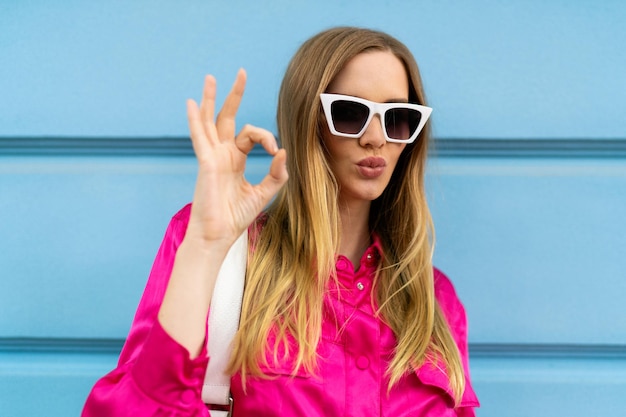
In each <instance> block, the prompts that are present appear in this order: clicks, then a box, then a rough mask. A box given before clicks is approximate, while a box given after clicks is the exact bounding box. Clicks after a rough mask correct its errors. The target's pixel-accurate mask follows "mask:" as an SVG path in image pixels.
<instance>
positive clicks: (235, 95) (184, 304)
mask: <svg viewBox="0 0 626 417" xmlns="http://www.w3.org/2000/svg"><path fill="white" fill-rule="evenodd" d="M245 84H246V73H245V72H244V71H243V70H240V71H239V73H238V74H237V79H236V80H235V84H234V85H233V88H232V90H231V91H230V93H229V94H228V96H227V97H226V100H225V102H224V106H223V107H222V110H221V111H220V113H219V115H218V116H217V119H214V111H215V78H213V77H211V76H207V77H206V81H205V84H204V93H203V95H202V102H201V103H200V107H199V108H198V105H197V104H196V103H195V102H194V101H193V100H189V101H188V102H187V114H188V117H189V128H190V130H191V141H192V143H193V149H194V152H195V153H196V157H197V159H198V179H197V180H196V189H195V193H194V197H193V204H192V207H191V216H190V218H189V224H188V226H187V232H186V234H185V238H184V239H183V241H182V242H181V244H180V246H179V247H178V250H177V251H176V258H175V261H174V265H173V268H172V273H171V275H170V280H169V282H168V284H167V288H166V290H165V295H164V297H163V303H162V304H161V307H160V308H159V313H158V319H159V321H160V323H161V325H162V326H163V328H164V329H165V331H166V332H167V333H168V334H169V335H170V336H171V337H173V338H174V339H175V340H177V341H178V343H180V344H181V345H182V346H184V347H185V348H186V349H187V350H188V351H189V353H190V355H191V357H196V356H197V355H198V354H199V353H200V352H201V351H202V346H203V344H204V340H205V330H206V325H207V312H208V310H209V305H210V302H211V297H212V295H213V289H214V287H215V280H216V279H217V275H218V272H219V268H220V266H221V264H222V262H223V261H224V257H225V256H226V253H227V252H228V249H229V248H230V247H231V245H232V244H233V242H234V241H235V240H236V239H237V237H239V236H240V235H241V233H242V232H243V231H244V230H245V229H246V228H247V227H248V226H249V225H250V223H252V221H253V220H254V219H255V218H256V216H257V215H258V214H259V213H260V212H261V210H263V208H264V207H265V206H266V205H267V203H268V202H269V201H270V199H271V198H272V197H273V196H274V195H275V194H276V193H277V192H278V190H279V189H280V187H282V186H283V184H285V182H286V181H287V177H288V176H287V168H286V165H285V163H286V158H287V155H286V153H285V151H284V150H278V146H277V145H276V139H275V138H274V136H273V135H272V134H271V133H270V132H268V131H267V130H264V129H260V128H258V127H253V126H245V127H244V128H243V129H241V132H239V134H238V135H237V136H235V115H236V114H237V109H238V108H239V103H240V102H241V97H242V95H243V90H244V87H245ZM255 143H260V144H261V145H263V147H264V148H265V150H266V151H267V152H269V153H270V154H271V155H273V156H274V157H273V159H272V163H271V165H270V170H269V173H268V174H267V175H266V176H265V178H263V180H262V181H261V182H260V183H259V184H257V185H252V184H250V183H249V182H247V181H246V180H245V178H244V176H243V174H244V170H245V167H246V159H247V157H248V152H250V150H251V149H252V147H253V146H254V144H255Z"/></svg>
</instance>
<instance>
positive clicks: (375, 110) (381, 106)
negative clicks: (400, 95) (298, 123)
mask: <svg viewBox="0 0 626 417" xmlns="http://www.w3.org/2000/svg"><path fill="white" fill-rule="evenodd" d="M320 99H321V101H322V108H323V109H324V115H325V116H326V121H327V123H328V128H329V129H330V133H332V134H333V135H335V136H342V137H346V138H360V137H361V136H363V133H365V131H366V130H367V128H368V126H369V125H370V123H371V121H372V119H373V118H374V115H375V114H377V115H378V116H379V117H380V120H381V125H382V128H383V129H382V130H383V134H384V135H385V140H386V141H387V142H395V143H413V142H414V141H415V139H416V138H417V136H418V135H419V134H420V132H421V131H422V129H423V128H424V126H425V125H426V122H427V121H428V119H429V118H430V114H431V113H432V111H433V109H432V108H430V107H427V106H422V105H420V104H413V103H377V102H375V101H369V100H365V99H364V98H361V97H355V96H347V95H344V94H331V93H322V94H320ZM338 100H344V101H352V102H354V103H360V104H363V105H364V106H366V107H367V108H368V109H369V115H368V116H367V120H366V121H365V124H364V125H363V128H362V129H361V131H360V132H358V133H343V132H339V131H337V129H335V123H334V121H333V116H332V112H331V106H332V104H333V103H334V102H335V101H338ZM397 108H404V109H411V110H417V111H419V112H420V113H421V114H422V118H421V119H420V122H419V124H418V125H417V129H415V132H413V134H412V135H411V137H409V138H408V139H394V138H390V137H389V135H388V134H387V129H386V128H385V126H384V120H385V113H386V112H387V111H388V110H390V109H397Z"/></svg>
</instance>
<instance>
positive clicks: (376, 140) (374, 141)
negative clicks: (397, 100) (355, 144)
mask: <svg viewBox="0 0 626 417" xmlns="http://www.w3.org/2000/svg"><path fill="white" fill-rule="evenodd" d="M386 141H387V140H386V139H385V134H384V132H383V125H382V123H381V121H380V116H379V115H378V114H376V115H374V117H372V120H371V121H370V124H369V125H368V126H367V129H365V132H363V135H362V136H361V137H360V138H359V143H360V144H361V146H364V147H365V146H372V147H374V148H380V147H381V146H383V145H384V144H385V142H386Z"/></svg>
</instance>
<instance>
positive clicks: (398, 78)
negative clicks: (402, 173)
mask: <svg viewBox="0 0 626 417" xmlns="http://www.w3.org/2000/svg"><path fill="white" fill-rule="evenodd" d="M326 92H327V93H333V94H345V95H349V96H356V97H360V98H364V99H366V100H370V101H375V102H378V103H385V102H408V98H409V97H408V94H409V82H408V78H407V74H406V71H405V69H404V65H403V64H402V62H401V61H400V60H399V59H398V58H397V57H396V56H395V55H393V54H392V53H391V52H388V51H371V52H365V53H361V54H359V55H357V56H355V57H354V58H352V59H351V60H350V61H348V63H347V64H346V66H345V67H344V68H343V69H342V70H341V72H339V74H338V75H337V76H336V77H335V79H334V80H333V82H332V83H331V84H330V85H329V87H328V89H327V91H326ZM382 129H383V127H382V125H381V120H380V117H379V116H378V115H375V116H374V118H373V119H372V121H371V122H370V124H369V126H368V127H367V129H366V130H365V132H364V133H363V135H362V136H361V137H360V138H346V137H342V136H335V135H333V134H331V133H330V130H329V129H328V127H327V126H326V128H325V129H324V133H323V141H324V144H325V146H326V148H327V150H328V163H329V165H330V168H331V169H332V171H333V173H334V174H335V177H336V179H337V181H338V183H339V198H340V201H341V202H342V203H343V204H347V205H348V206H353V205H354V204H360V203H368V204H369V203H370V202H371V201H372V200H374V199H376V198H378V197H379V196H380V195H381V194H382V193H383V191H384V190H385V188H386V187H387V184H389V180H390V178H391V174H392V173H393V170H394V169H395V167H396V164H397V162H398V158H399V157H400V154H401V153H402V151H403V150H404V148H405V146H406V144H404V143H394V142H387V141H386V140H385V136H384V133H383V131H382Z"/></svg>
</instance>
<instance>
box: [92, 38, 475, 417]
mask: <svg viewBox="0 0 626 417" xmlns="http://www.w3.org/2000/svg"><path fill="white" fill-rule="evenodd" d="M215 83H216V82H215V80H214V79H213V78H212V77H210V76H208V77H207V78H206V81H205V86H204V92H203V96H202V101H201V103H200V106H197V105H196V103H195V102H193V101H191V100H190V101H189V102H188V119H189V126H190V131H191V139H192V142H193V147H194V150H195V153H196V156H197V159H198V164H199V168H198V177H197V182H196V189H195V193H194V199H193V203H192V204H191V205H188V206H187V207H185V208H183V209H182V210H181V211H180V212H179V213H177V214H176V215H175V216H174V218H173V219H172V221H171V223H170V225H169V227H168V229H167V232H166V235H165V238H164V241H163V243H162V245H161V248H160V250H159V252H158V254H157V258H156V260H155V263H154V266H153V269H152V272H151V274H150V278H149V280H148V284H147V287H146V290H145V292H144V295H143V297H142V300H141V302H140V305H139V308H138V311H137V314H136V317H135V320H134V322H133V326H132V328H131V331H130V334H129V336H128V339H127V341H126V344H125V346H124V349H123V351H122V353H121V356H120V360H119V365H118V367H117V369H115V370H114V371H112V372H111V373H110V374H108V375H106V376H105V377H103V378H102V379H101V380H100V381H98V383H97V384H96V385H95V387H94V388H93V390H92V392H91V394H90V396H89V398H88V399H87V403H86V405H85V409H84V411H83V416H85V417H90V416H105V415H106V416H125V415H128V416H207V415H209V414H208V413H209V412H208V411H207V406H206V405H205V404H203V402H202V399H201V389H202V383H203V379H204V373H205V370H206V366H207V363H208V361H209V360H210V358H208V357H207V353H206V348H205V345H206V334H207V333H206V330H207V315H208V314H210V313H209V304H210V300H211V296H212V293H213V288H214V284H215V280H216V276H217V272H218V270H219V267H220V265H221V264H222V262H223V260H224V257H225V255H226V252H227V251H228V249H229V248H230V246H231V245H232V244H233V242H234V241H235V239H236V238H237V237H238V236H239V235H240V234H241V233H242V232H243V231H244V230H245V229H246V228H247V229H248V230H249V251H250V252H249V262H248V267H247V273H246V284H245V291H244V298H243V307H242V311H241V324H240V328H239V331H238V333H237V335H236V338H235V342H234V352H233V355H232V357H231V360H230V364H229V370H230V372H231V373H232V378H231V391H232V396H233V399H234V407H233V410H232V412H233V415H234V416H235V417H237V416H283V417H284V416H288V417H289V416H320V417H321V416H394V417H399V416H437V417H441V416H473V415H474V407H477V406H478V400H477V398H476V395H475V394H474V391H473V389H472V387H471V384H470V379H469V371H468V370H469V367H468V352H467V331H466V316H465V311H464V309H463V306H462V304H461V303H460V301H459V300H458V298H457V296H456V294H455V291H454V288H453V286H452V285H451V283H450V281H449V280H448V279H447V278H446V277H445V276H444V275H443V274H442V273H441V272H440V271H438V270H436V269H434V268H433V266H432V263H431V257H432V252H433V243H432V240H433V230H432V224H431V217H430V214H429V210H428V207H427V204H426V198H425V193H424V170H425V164H426V158H427V149H428V142H429V134H428V125H427V124H426V122H427V120H428V117H429V115H430V108H428V107H426V100H425V97H424V93H423V89H422V83H421V80H420V76H419V71H418V67H417V64H416V62H415V60H414V58H413V56H412V55H411V53H410V52H409V50H408V49H407V48H406V47H405V46H404V45H403V44H402V43H400V42H399V41H397V40H396V39H394V38H392V37H391V36H389V35H387V34H384V33H381V32H377V31H372V30H366V29H359V28H334V29H330V30H327V31H324V32H322V33H320V34H318V35H316V36H314V37H313V38H311V39H310V40H308V41H307V42H305V43H304V44H303V46H302V47H301V48H300V49H299V50H298V52H297V53H296V55H295V56H294V58H293V59H292V61H291V63H290V65H289V67H288V69H287V71H286V74H285V78H284V80H283V83H282V86H281V90H280V96H279V102H278V133H279V137H280V139H281V144H282V146H283V149H279V148H278V146H277V142H276V139H275V138H274V136H273V135H272V134H271V133H270V132H268V131H267V130H264V129H261V128H258V127H253V126H249V125H246V126H244V127H243V129H242V130H241V131H240V132H239V133H238V134H236V132H235V116H236V113H237V109H238V106H239V103H240V101H241V99H242V95H243V92H244V86H245V73H244V72H243V71H240V72H239V73H238V74H237V77H236V80H235V83H234V85H233V87H232V90H231V92H230V93H229V95H228V96H227V98H226V100H225V103H224V105H223V107H222V109H221V111H220V112H219V114H218V115H217V117H214V116H215ZM255 144H261V145H262V146H263V147H264V148H265V150H266V151H267V152H268V153H269V154H270V155H272V162H271V166H270V168H269V173H268V174H267V176H266V177H265V178H264V179H263V180H262V181H261V182H260V183H259V184H257V185H252V184H250V183H248V182H246V180H245V179H244V178H243V172H244V167H245V163H246V157H247V154H248V152H249V151H250V150H251V149H252V147H253V146H254V145H255ZM274 197H275V198H274ZM272 198H274V199H273V201H272V202H271V203H270V201H271V200H272ZM268 203H269V205H268Z"/></svg>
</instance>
